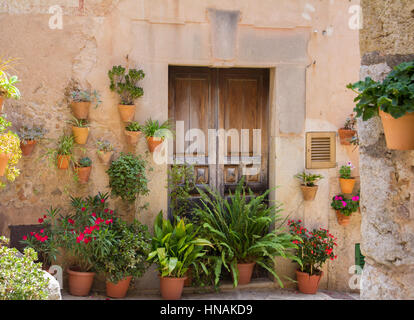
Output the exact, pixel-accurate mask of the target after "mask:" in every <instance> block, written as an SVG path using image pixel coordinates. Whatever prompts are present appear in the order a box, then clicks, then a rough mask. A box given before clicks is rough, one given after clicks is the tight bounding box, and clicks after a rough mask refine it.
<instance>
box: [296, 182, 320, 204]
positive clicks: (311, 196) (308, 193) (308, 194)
mask: <svg viewBox="0 0 414 320" xmlns="http://www.w3.org/2000/svg"><path fill="white" fill-rule="evenodd" d="M300 188H301V189H302V194H303V200H305V201H313V200H315V196H316V192H317V191H318V186H313V187H308V186H304V185H301V186H300Z"/></svg>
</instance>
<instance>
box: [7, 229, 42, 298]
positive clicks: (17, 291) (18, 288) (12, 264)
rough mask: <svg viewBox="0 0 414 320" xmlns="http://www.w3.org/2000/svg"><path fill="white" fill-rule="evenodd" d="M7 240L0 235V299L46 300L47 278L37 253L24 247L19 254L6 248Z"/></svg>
mask: <svg viewBox="0 0 414 320" xmlns="http://www.w3.org/2000/svg"><path fill="white" fill-rule="evenodd" d="M8 242H9V240H8V239H7V238H5V237H3V236H1V237H0V266H1V268H0V300H47V298H48V295H49V293H48V285H49V279H47V278H45V277H44V274H43V271H42V269H41V267H42V265H41V264H40V263H35V261H36V260H37V253H36V252H35V251H34V250H33V249H32V248H26V249H25V250H24V254H23V255H21V254H20V253H19V251H18V250H17V249H15V248H8V247H7V244H8Z"/></svg>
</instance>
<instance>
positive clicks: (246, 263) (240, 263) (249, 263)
mask: <svg viewBox="0 0 414 320" xmlns="http://www.w3.org/2000/svg"><path fill="white" fill-rule="evenodd" d="M237 264H238V265H252V264H256V261H253V262H237Z"/></svg>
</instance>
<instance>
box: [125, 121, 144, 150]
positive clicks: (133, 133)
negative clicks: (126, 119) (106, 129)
mask: <svg viewBox="0 0 414 320" xmlns="http://www.w3.org/2000/svg"><path fill="white" fill-rule="evenodd" d="M141 133H142V126H141V125H140V124H139V123H138V122H136V121H132V122H130V123H129V124H128V125H127V126H126V127H125V136H126V137H127V142H128V144H130V145H135V144H137V143H138V139H139V136H140V135H141Z"/></svg>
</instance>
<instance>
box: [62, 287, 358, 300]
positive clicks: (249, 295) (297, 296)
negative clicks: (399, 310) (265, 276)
mask: <svg viewBox="0 0 414 320" xmlns="http://www.w3.org/2000/svg"><path fill="white" fill-rule="evenodd" d="M62 299H63V300H112V299H110V298H107V297H106V296H104V295H101V294H97V293H96V294H92V295H90V296H88V297H75V296H71V295H69V294H68V293H67V292H63V293H62ZM160 299H161V296H160V295H157V294H146V295H128V296H127V297H125V300H160ZM114 300H115V299H114ZM182 300H359V293H345V292H336V291H328V290H320V291H318V292H317V294H314V295H309V294H302V293H299V292H298V291H295V290H290V289H256V290H237V289H235V290H232V291H228V292H220V293H204V294H200V293H183V296H182Z"/></svg>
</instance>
